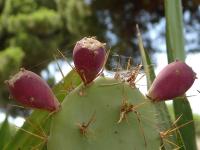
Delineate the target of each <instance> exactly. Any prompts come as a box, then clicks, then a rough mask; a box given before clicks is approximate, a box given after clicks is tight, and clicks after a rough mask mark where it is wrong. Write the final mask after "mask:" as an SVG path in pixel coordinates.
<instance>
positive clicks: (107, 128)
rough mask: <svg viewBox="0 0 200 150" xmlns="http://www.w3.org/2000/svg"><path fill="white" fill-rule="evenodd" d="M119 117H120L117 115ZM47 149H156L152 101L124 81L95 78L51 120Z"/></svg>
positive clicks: (76, 91) (71, 95) (157, 135)
mask: <svg viewBox="0 0 200 150" xmlns="http://www.w3.org/2000/svg"><path fill="white" fill-rule="evenodd" d="M120 116H121V117H120ZM52 121H53V122H52V126H51V131H50V136H49V139H48V144H47V146H48V150H58V149H59V150H122V149H125V150H157V149H159V146H160V136H159V132H158V129H157V127H156V124H157V123H156V113H155V110H154V107H153V104H151V102H150V101H149V100H147V99H145V97H144V96H143V95H142V94H141V93H140V92H139V90H138V89H137V88H131V87H130V86H129V85H127V84H126V83H123V82H120V81H118V80H115V79H106V78H104V77H101V78H98V79H97V80H95V81H94V82H93V83H92V84H91V85H89V86H87V87H85V86H84V85H81V86H79V87H78V88H76V89H75V90H74V91H72V92H71V93H70V94H69V95H68V96H67V97H66V98H65V100H64V101H63V103H62V108H61V110H60V111H59V112H57V113H56V114H55V116H54V118H53V120H52Z"/></svg>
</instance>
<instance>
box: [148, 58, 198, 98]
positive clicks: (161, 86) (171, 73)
mask: <svg viewBox="0 0 200 150" xmlns="http://www.w3.org/2000/svg"><path fill="white" fill-rule="evenodd" d="M195 79H196V73H194V72H193V70H192V68H190V67H189V66H188V65H187V64H185V63H184V62H182V61H179V60H176V61H174V62H172V63H170V64H168V65H167V66H166V67H165V68H163V70H161V72H160V73H159V74H158V76H157V77H156V79H155V80H154V81H153V83H152V85H151V87H150V89H149V91H148V94H147V96H148V97H149V98H150V99H152V100H153V101H162V100H169V99H173V98H175V97H178V96H182V95H183V94H185V92H186V91H187V90H188V89H189V88H190V87H191V86H192V84H193V83H194V80H195Z"/></svg>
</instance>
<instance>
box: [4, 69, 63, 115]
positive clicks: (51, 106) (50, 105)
mask: <svg viewBox="0 0 200 150" xmlns="http://www.w3.org/2000/svg"><path fill="white" fill-rule="evenodd" d="M6 83H7V85H8V88H9V91H10V94H11V97H13V98H14V99H15V100H16V101H17V102H19V103H21V104H22V105H24V106H27V107H31V108H38V109H43V110H48V111H57V110H58V109H59V106H60V103H59V102H58V100H57V98H56V97H55V96H54V94H53V92H52V90H51V89H50V87H49V85H48V84H47V83H46V82H45V81H44V80H43V79H42V78H41V77H40V76H38V75H37V74H35V73H33V72H31V71H28V70H25V69H21V70H20V71H19V72H18V73H17V74H15V75H14V76H13V77H12V78H11V79H10V80H8V81H6Z"/></svg>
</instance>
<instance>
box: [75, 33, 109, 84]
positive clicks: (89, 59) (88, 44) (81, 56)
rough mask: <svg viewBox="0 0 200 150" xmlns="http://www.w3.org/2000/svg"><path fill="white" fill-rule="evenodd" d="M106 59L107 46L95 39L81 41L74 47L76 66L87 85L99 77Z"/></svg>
mask: <svg viewBox="0 0 200 150" xmlns="http://www.w3.org/2000/svg"><path fill="white" fill-rule="evenodd" d="M105 59H106V51H105V44H104V43H101V42H99V41H97V40H96V39H95V38H93V37H92V38H86V37H85V38H83V39H81V40H80V41H78V42H77V43H76V45H75V47H74V50H73V60H74V65H75V68H76V71H77V72H78V73H79V75H80V77H81V78H82V80H83V82H84V84H85V85H87V84H89V83H90V82H92V81H93V80H94V79H95V78H96V77H97V76H98V74H99V72H100V71H101V70H102V68H103V65H104V62H105Z"/></svg>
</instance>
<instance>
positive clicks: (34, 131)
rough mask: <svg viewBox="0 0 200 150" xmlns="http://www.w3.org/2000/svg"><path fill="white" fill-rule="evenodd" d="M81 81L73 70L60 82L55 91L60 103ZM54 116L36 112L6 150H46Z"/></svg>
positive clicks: (19, 130) (39, 111) (44, 112)
mask: <svg viewBox="0 0 200 150" xmlns="http://www.w3.org/2000/svg"><path fill="white" fill-rule="evenodd" d="M80 83H81V79H80V77H79V75H78V74H77V73H76V71H74V70H72V71H71V72H70V73H69V74H68V75H67V76H66V77H65V78H64V79H63V80H62V81H61V82H59V83H58V84H57V85H56V86H55V87H54V88H53V91H54V93H55V94H56V97H57V98H58V100H59V101H60V102H62V101H63V99H64V97H65V96H66V95H67V94H68V93H69V92H70V90H71V89H73V88H75V87H77V86H78V85H79V84H80ZM51 119H52V115H51V114H50V113H49V112H46V111H41V110H35V111H34V112H33V113H32V114H31V115H30V116H29V117H28V118H27V119H26V121H25V123H24V125H23V126H22V128H19V129H18V132H17V133H16V135H15V136H14V138H13V139H12V141H11V142H10V143H9V144H8V146H7V147H6V150H18V149H22V150H24V149H25V150H26V149H38V150H39V149H45V147H46V140H47V137H48V135H49V129H50V124H51Z"/></svg>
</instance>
